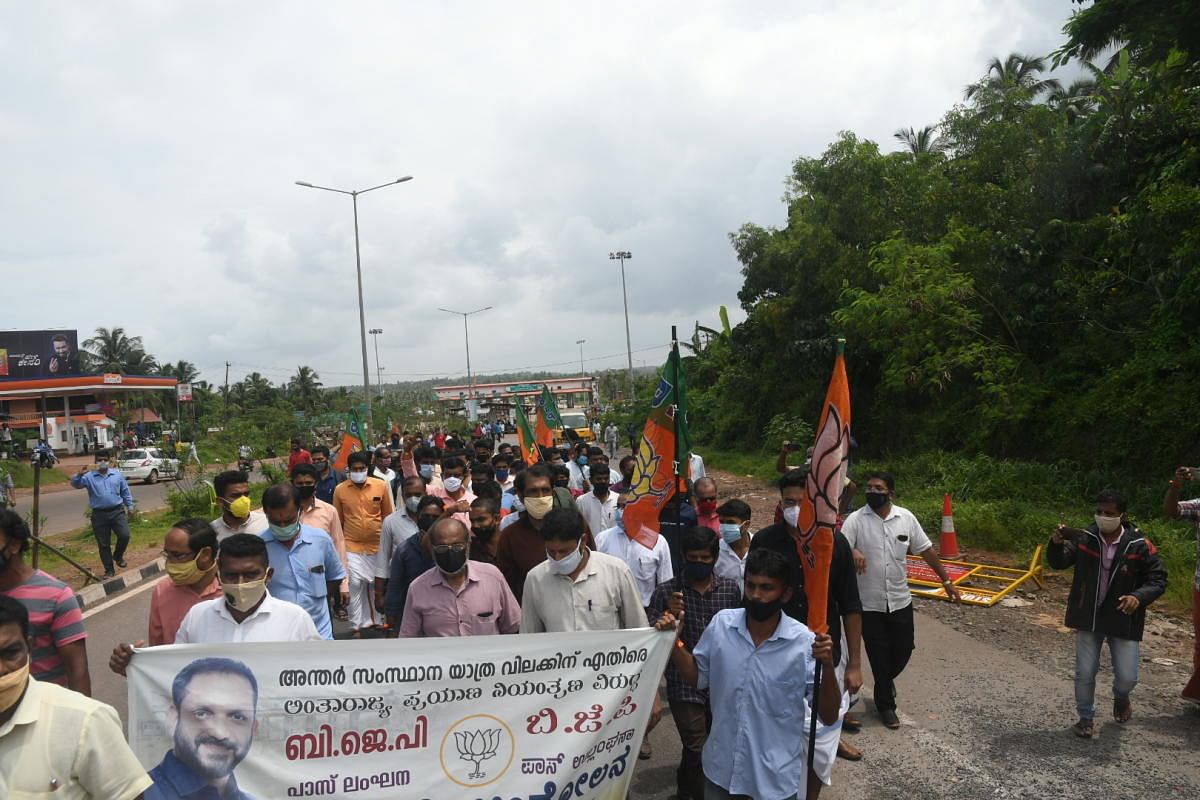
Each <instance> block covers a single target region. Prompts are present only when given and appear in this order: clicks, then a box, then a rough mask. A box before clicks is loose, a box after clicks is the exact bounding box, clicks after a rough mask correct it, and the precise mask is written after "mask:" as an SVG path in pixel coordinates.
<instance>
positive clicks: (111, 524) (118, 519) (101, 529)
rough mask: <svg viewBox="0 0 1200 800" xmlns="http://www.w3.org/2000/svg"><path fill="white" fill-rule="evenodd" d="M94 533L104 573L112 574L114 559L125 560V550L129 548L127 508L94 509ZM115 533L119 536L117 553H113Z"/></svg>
mask: <svg viewBox="0 0 1200 800" xmlns="http://www.w3.org/2000/svg"><path fill="white" fill-rule="evenodd" d="M92 533H94V534H95V535H96V547H97V548H98V549H99V550H100V562H101V563H102V564H104V571H105V572H112V571H113V559H114V558H115V559H117V560H118V561H120V560H121V559H123V558H124V557H125V548H126V547H128V546H129V517H127V516H126V515H125V506H117V507H116V508H115V509H113V510H111V511H101V510H99V509H92ZM114 533H115V534H116V535H117V550H116V552H115V553H114V552H113V551H112V535H113V534H114Z"/></svg>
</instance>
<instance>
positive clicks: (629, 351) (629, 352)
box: [608, 250, 633, 400]
mask: <svg viewBox="0 0 1200 800" xmlns="http://www.w3.org/2000/svg"><path fill="white" fill-rule="evenodd" d="M608 258H609V260H610V261H618V260H619V261H620V262H621V299H622V300H624V301H625V354H626V356H627V357H628V358H629V399H630V400H632V399H633V345H632V344H630V341H629V294H628V293H627V292H626V291H625V259H627V258H633V253H631V252H629V251H628V250H617V251H616V252H615V253H609V254H608Z"/></svg>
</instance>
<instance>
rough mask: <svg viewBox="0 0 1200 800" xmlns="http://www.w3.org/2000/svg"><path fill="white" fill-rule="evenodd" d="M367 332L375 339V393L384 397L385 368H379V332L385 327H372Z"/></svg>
mask: <svg viewBox="0 0 1200 800" xmlns="http://www.w3.org/2000/svg"><path fill="white" fill-rule="evenodd" d="M367 333H369V334H371V337H372V338H373V339H374V340H375V395H376V397H383V370H382V369H380V368H379V334H381V333H383V328H371V330H369V331H367Z"/></svg>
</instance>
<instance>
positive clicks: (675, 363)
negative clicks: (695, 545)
mask: <svg viewBox="0 0 1200 800" xmlns="http://www.w3.org/2000/svg"><path fill="white" fill-rule="evenodd" d="M671 404H672V405H673V406H675V413H674V414H672V415H671V428H672V438H673V439H674V445H675V452H674V453H673V454H672V455H673V456H674V457H673V458H672V459H671V485H672V486H674V487H675V493H676V494H678V495H679V497H678V502H676V503H675V536H676V541H678V540H679V539H678V537H679V535H680V531H679V524H680V523H679V517H680V512H681V511H682V508H683V501H684V499H685V498H686V496H687V491H686V490H680V486H679V468H680V462H679V412H680V408H679V340H678V337H677V334H676V330H675V326H674V325H672V326H671Z"/></svg>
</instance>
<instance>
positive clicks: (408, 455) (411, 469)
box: [400, 436, 442, 494]
mask: <svg viewBox="0 0 1200 800" xmlns="http://www.w3.org/2000/svg"><path fill="white" fill-rule="evenodd" d="M420 442H421V440H420V437H417V436H409V437H406V438H405V439H404V455H402V456H401V457H400V468H401V470H402V471H403V473H404V477H406V478H407V477H410V476H413V475H419V476H421V478H422V479H423V480H424V481H425V486H426V489H425V492H426V494H428V493H429V492H430V491H432V490H433V489H435V488H438V487H440V486H441V485H442V478H441V475H440V474H438V467H437V459H438V451H437V450H435V449H434V448H433V447H430V446H428V445H422V444H421V443H420Z"/></svg>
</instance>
